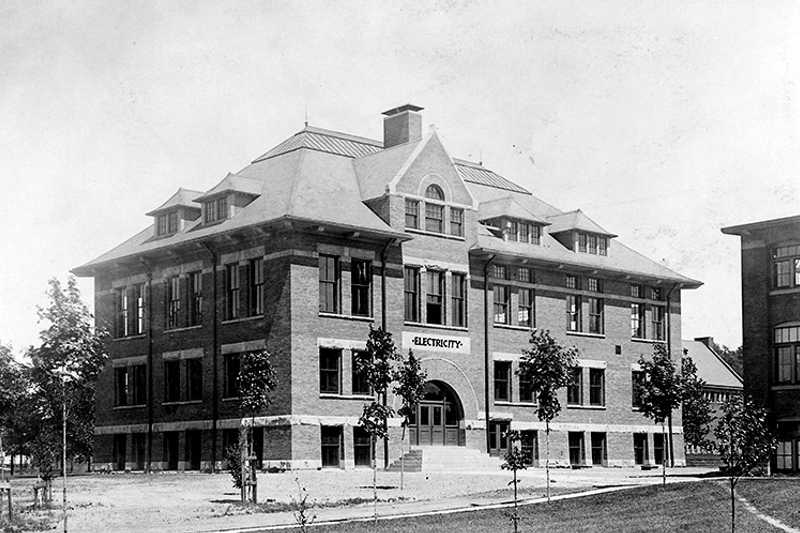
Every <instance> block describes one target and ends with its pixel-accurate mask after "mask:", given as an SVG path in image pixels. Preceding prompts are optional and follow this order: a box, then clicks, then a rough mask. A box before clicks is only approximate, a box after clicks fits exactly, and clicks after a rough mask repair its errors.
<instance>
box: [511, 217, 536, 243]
mask: <svg viewBox="0 0 800 533" xmlns="http://www.w3.org/2000/svg"><path fill="white" fill-rule="evenodd" d="M505 226H506V232H505V233H506V236H507V238H508V240H509V241H514V242H524V243H527V244H541V240H542V228H541V226H537V225H536V224H531V223H530V222H524V221H520V220H509V221H508V222H506V224H505Z"/></svg>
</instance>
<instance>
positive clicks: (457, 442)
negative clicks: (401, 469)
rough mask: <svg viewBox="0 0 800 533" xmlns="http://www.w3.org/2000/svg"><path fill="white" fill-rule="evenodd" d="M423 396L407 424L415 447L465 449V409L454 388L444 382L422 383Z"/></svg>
mask: <svg viewBox="0 0 800 533" xmlns="http://www.w3.org/2000/svg"><path fill="white" fill-rule="evenodd" d="M424 391H425V393H424V396H423V398H422V401H420V403H419V405H418V406H417V412H416V416H414V417H412V419H411V421H410V424H409V437H410V440H411V444H412V445H416V446H464V445H465V444H466V431H465V428H464V409H463V407H462V406H461V400H459V398H458V395H457V394H456V392H455V391H454V390H453V388H452V387H451V386H450V385H448V384H447V383H445V382H443V381H429V382H427V383H425V389H424Z"/></svg>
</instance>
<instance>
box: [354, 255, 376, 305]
mask: <svg viewBox="0 0 800 533" xmlns="http://www.w3.org/2000/svg"><path fill="white" fill-rule="evenodd" d="M371 281H372V265H371V264H370V262H369V261H360V260H357V259H354V260H353V261H352V263H351V268H350V286H351V294H350V296H351V298H350V301H351V312H352V314H353V315H356V316H369V315H370V303H371V302H370V300H371V290H370V289H371Z"/></svg>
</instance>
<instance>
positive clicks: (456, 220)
mask: <svg viewBox="0 0 800 533" xmlns="http://www.w3.org/2000/svg"><path fill="white" fill-rule="evenodd" d="M450 235H455V236H456V237H463V236H464V210H463V209H461V208H457V207H451V208H450Z"/></svg>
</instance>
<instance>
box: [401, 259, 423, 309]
mask: <svg viewBox="0 0 800 533" xmlns="http://www.w3.org/2000/svg"><path fill="white" fill-rule="evenodd" d="M403 284H404V289H403V308H404V316H405V320H406V321H408V322H419V320H420V317H419V292H420V286H419V269H418V268H414V267H405V268H404V269H403Z"/></svg>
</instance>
